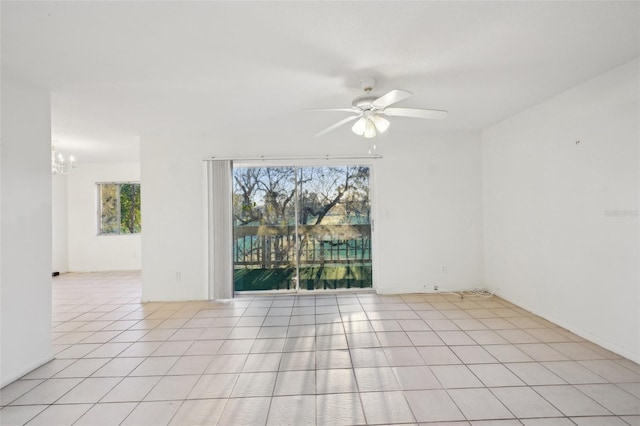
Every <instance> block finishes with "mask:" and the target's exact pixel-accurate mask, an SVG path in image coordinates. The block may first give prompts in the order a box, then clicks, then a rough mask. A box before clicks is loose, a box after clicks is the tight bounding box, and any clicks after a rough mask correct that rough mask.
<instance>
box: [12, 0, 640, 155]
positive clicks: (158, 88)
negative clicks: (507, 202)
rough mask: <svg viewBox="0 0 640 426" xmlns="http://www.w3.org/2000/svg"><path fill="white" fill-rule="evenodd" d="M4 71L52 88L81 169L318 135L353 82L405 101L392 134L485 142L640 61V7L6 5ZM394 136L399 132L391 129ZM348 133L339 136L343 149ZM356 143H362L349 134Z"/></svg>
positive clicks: (354, 92) (61, 131) (56, 117)
mask: <svg viewBox="0 0 640 426" xmlns="http://www.w3.org/2000/svg"><path fill="white" fill-rule="evenodd" d="M1 13H2V30H1V31H2V33H1V36H2V40H1V42H2V52H1V53H2V69H3V72H8V73H14V74H18V75H19V76H21V77H23V78H25V79H28V80H31V81H34V82H36V83H37V84H39V85H42V86H45V87H47V88H50V89H51V92H52V109H53V113H52V114H53V116H52V122H53V135H54V138H55V139H56V140H57V144H58V146H59V147H61V148H62V149H63V150H73V151H74V152H75V153H76V155H77V156H78V157H79V158H80V159H84V160H85V161H97V160H100V159H102V160H117V159H122V158H129V159H136V158H137V157H138V150H139V142H138V141H139V138H140V137H144V135H154V134H168V135H175V136H178V137H179V136H180V135H186V134H205V135H207V134H212V135H220V134H228V135H235V136H236V137H241V136H242V134H245V133H246V134H252V135H256V134H270V135H279V134H295V135H299V136H300V137H301V138H308V137H311V135H313V134H314V133H316V132H317V131H319V130H321V129H322V128H324V127H326V126H328V125H330V124H332V123H333V122H335V121H338V120H339V119H341V118H343V115H341V114H339V113H309V112H303V110H304V109H306V108H323V107H348V106H349V105H350V102H351V100H352V98H354V97H355V96H358V95H359V94H361V91H360V88H359V84H358V81H359V79H360V78H362V77H366V76H373V77H375V78H376V79H377V80H378V82H379V83H378V86H377V88H376V90H375V92H378V93H384V92H385V91H387V90H390V89H392V88H401V89H406V90H409V91H411V92H413V93H414V96H413V97H412V98H410V99H408V100H407V101H403V103H402V104H399V105H398V106H409V107H423V108H434V109H446V110H448V111H449V118H448V119H447V120H445V121H441V122H440V121H437V122H436V121H427V120H411V119H402V118H395V119H392V120H393V122H394V124H393V126H394V127H393V129H394V132H395V133H396V134H398V133H400V134H401V133H402V132H420V131H466V130H475V129H482V128H484V127H486V126H488V125H491V124H493V123H495V122H497V121H500V120H502V119H504V118H506V117H508V116H510V115H512V114H515V113H517V112H519V111H521V110H523V109H525V108H528V107H530V106H532V105H535V104H536V103H538V102H540V101H542V100H545V99H547V98H549V97H551V96H554V95H556V94H558V93H560V92H562V91H564V90H566V89H569V88H571V87H573V86H575V85H577V84H580V83H582V82H584V81H586V80H588V79H590V78H592V77H595V76H596V75H598V74H600V73H602V72H604V71H607V70H609V69H611V68H614V67H615V66H618V65H621V64H623V63H626V62H628V61H630V60H631V59H633V58H635V57H637V56H638V55H639V54H640V3H639V2H635V1H634V2H567V1H559V2H188V1H175V2H115V1H112V2H82V1H72V2H55V1H52V2H37V3H36V2H22V1H21V2H7V1H3V2H2V4H1ZM395 123H398V124H395ZM341 132H344V134H345V135H346V134H347V133H348V132H349V127H348V126H345V127H344V128H341V129H339V130H337V131H336V133H337V136H336V137H339V136H340V133H341ZM353 137H355V136H353Z"/></svg>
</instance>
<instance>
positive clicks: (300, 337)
mask: <svg viewBox="0 0 640 426" xmlns="http://www.w3.org/2000/svg"><path fill="white" fill-rule="evenodd" d="M53 301H54V306H53V332H52V333H53V345H54V350H55V352H56V359H55V360H54V361H52V362H50V363H48V364H46V365H44V366H42V367H41V368H39V369H37V370H35V371H33V372H31V373H29V374H27V375H26V376H24V377H23V378H21V379H20V380H18V381H16V382H14V383H12V384H10V385H9V386H6V387H5V388H4V389H2V390H1V391H0V406H1V407H2V408H1V410H0V424H2V425H3V426H9V425H22V424H28V425H47V426H55V425H89V426H99V425H153V426H158V425H167V424H171V425H185V426H186V425H214V424H221V425H245V424H246V425H264V424H269V425H272V424H273V425H275V424H278V425H284V424H290V425H305V424H309V425H313V424H326V425H341V424H344V425H351V424H432V425H433V424H439V425H442V424H447V425H459V426H462V425H467V426H470V425H484V426H489V425H500V426H511V425H526V426H532V425H552V426H562V425H592V426H593V425H602V426H616V425H640V367H639V366H638V365H637V364H635V363H633V362H631V361H629V360H626V359H624V358H621V357H619V356H617V355H615V354H613V353H611V352H609V351H607V350H604V349H603V348H601V347H599V346H597V345H595V344H593V343H590V342H588V341H585V340H584V339H581V338H580V337H578V336H576V335H574V334H572V333H570V332H568V331H566V330H564V329H562V328H560V327H558V326H556V325H554V324H551V323H549V322H548V321H545V320H543V319H541V318H539V317H536V316H534V315H532V314H530V313H528V312H527V311H525V310H523V309H521V308H519V307H517V306H514V305H512V304H510V303H508V302H505V301H504V300H501V299H499V298H497V297H492V298H480V297H466V298H464V299H460V298H459V297H457V296H455V295H442V294H438V295H418V294H413V295H401V296H379V295H376V294H373V293H357V294H356V293H349V294H339V295H335V294H322V293H320V294H317V295H300V296H297V297H296V296H293V295H281V296H241V297H239V298H237V299H235V300H234V301H231V302H224V303H222V302H218V303H216V302H185V303H147V304H140V302H139V301H140V274H139V273H135V272H113V273H92V274H66V275H63V276H61V277H58V278H56V279H54V281H53Z"/></svg>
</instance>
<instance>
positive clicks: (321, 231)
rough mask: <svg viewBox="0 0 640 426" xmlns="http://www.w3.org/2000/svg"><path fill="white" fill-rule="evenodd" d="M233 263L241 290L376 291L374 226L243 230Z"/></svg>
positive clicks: (240, 229) (236, 234)
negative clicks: (373, 277) (373, 285)
mask: <svg viewBox="0 0 640 426" xmlns="http://www.w3.org/2000/svg"><path fill="white" fill-rule="evenodd" d="M297 243H298V244H297ZM296 247H297V249H296ZM233 261H234V276H235V286H236V290H247V289H251V290H253V289H290V288H292V285H293V286H295V283H293V284H292V283H291V281H292V279H293V278H295V272H296V265H297V264H299V266H300V287H301V288H306V289H314V288H350V287H371V226H370V225H299V226H298V236H297V240H296V233H295V226H293V225H260V226H238V227H236V228H235V229H234V246H233Z"/></svg>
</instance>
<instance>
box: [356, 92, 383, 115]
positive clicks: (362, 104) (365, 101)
mask: <svg viewBox="0 0 640 426" xmlns="http://www.w3.org/2000/svg"><path fill="white" fill-rule="evenodd" d="M376 99H378V96H376V95H371V94H368V93H367V94H366V95H362V96H358V97H357V98H355V99H354V100H353V102H352V103H351V105H353V106H354V107H355V108H359V109H361V110H363V111H367V110H373V109H375V106H373V101H375V100H376Z"/></svg>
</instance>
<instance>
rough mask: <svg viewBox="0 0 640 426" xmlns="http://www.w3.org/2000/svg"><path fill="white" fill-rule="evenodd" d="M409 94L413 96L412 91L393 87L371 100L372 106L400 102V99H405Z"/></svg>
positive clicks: (385, 105)
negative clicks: (393, 88)
mask: <svg viewBox="0 0 640 426" xmlns="http://www.w3.org/2000/svg"><path fill="white" fill-rule="evenodd" d="M411 96H413V93H411V92H407V91H406V90H399V89H395V90H392V91H390V92H389V93H387V94H386V95H382V96H380V97H379V98H378V99H376V100H375V101H373V106H376V107H378V108H384V107H388V106H389V105H393V104H395V103H396V102H400V101H401V100H403V99H407V98H408V97H411Z"/></svg>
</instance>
